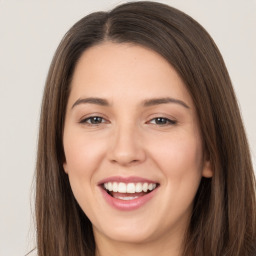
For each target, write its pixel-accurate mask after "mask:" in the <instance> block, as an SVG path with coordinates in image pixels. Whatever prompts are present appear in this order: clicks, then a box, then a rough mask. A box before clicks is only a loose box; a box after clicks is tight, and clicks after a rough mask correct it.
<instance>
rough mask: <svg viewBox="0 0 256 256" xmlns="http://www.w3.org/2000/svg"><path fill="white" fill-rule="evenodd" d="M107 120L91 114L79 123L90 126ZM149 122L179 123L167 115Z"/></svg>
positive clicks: (162, 123)
mask: <svg viewBox="0 0 256 256" xmlns="http://www.w3.org/2000/svg"><path fill="white" fill-rule="evenodd" d="M153 121H154V122H153ZM95 122H96V123H95ZM107 122H108V121H107V120H105V119H104V118H103V117H101V116H90V117H87V118H85V119H83V120H81V121H80V122H79V123H81V124H86V125H89V126H98V125H100V124H103V123H107ZM159 122H160V123H159ZM147 123H149V124H154V125H157V126H168V125H175V124H177V121H175V120H171V119H169V118H166V117H155V118H152V119H151V120H149V121H148V122H147Z"/></svg>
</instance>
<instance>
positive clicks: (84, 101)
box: [71, 97, 110, 109]
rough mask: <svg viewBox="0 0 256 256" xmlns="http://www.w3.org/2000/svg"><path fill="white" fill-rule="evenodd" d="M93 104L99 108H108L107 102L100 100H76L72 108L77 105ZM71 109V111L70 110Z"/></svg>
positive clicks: (91, 98)
mask: <svg viewBox="0 0 256 256" xmlns="http://www.w3.org/2000/svg"><path fill="white" fill-rule="evenodd" d="M86 103H89V104H95V105H100V106H109V105H110V104H109V102H108V101H107V100H105V99H102V98H93V97H90V98H83V99H78V100H77V101H76V102H75V103H74V104H73V105H72V108H74V107H75V106H77V105H79V104H86ZM72 108H71V109H72Z"/></svg>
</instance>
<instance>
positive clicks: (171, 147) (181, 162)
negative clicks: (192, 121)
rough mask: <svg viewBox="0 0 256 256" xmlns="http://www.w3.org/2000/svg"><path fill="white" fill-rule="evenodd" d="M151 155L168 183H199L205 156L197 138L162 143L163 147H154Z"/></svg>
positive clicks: (190, 137) (191, 137) (176, 139)
mask: <svg viewBox="0 0 256 256" xmlns="http://www.w3.org/2000/svg"><path fill="white" fill-rule="evenodd" d="M151 155H152V156H154V160H155V162H156V163H157V165H158V166H159V167H160V169H161V170H162V172H163V174H164V175H165V176H166V180H167V182H172V183H173V182H175V181H176V182H180V183H185V182H187V183H189V182H190V183H191V182H193V180H194V181H196V183H198V180H200V179H201V172H202V163H203V154H202V146H201V140H200V139H198V138H197V136H194V137H193V136H189V137H183V138H181V139H179V138H175V140H165V142H163V141H162V143H161V145H158V146H156V145H155V146H154V147H152V154H151Z"/></svg>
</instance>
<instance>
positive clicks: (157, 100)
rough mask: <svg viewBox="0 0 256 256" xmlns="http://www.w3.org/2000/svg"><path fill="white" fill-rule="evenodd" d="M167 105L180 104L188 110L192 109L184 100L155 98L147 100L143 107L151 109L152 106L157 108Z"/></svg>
mask: <svg viewBox="0 0 256 256" xmlns="http://www.w3.org/2000/svg"><path fill="white" fill-rule="evenodd" d="M167 103H176V104H179V105H181V106H183V107H185V108H187V109H189V108H190V107H189V106H188V105H187V104H186V103H185V102H184V101H182V100H178V99H174V98H169V97H167V98H155V99H149V100H145V101H144V102H143V106H145V107H150V106H155V105H160V104H167Z"/></svg>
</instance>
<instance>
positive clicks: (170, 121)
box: [146, 114, 178, 126]
mask: <svg viewBox="0 0 256 256" xmlns="http://www.w3.org/2000/svg"><path fill="white" fill-rule="evenodd" d="M157 118H162V119H166V120H167V121H168V123H167V124H153V125H156V126H172V125H176V124H177V122H178V121H177V119H176V118H174V117H172V116H169V115H166V114H154V115H153V116H151V117H149V118H148V120H149V121H147V122H146V123H147V124H152V123H151V122H152V121H153V120H156V119H157Z"/></svg>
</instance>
